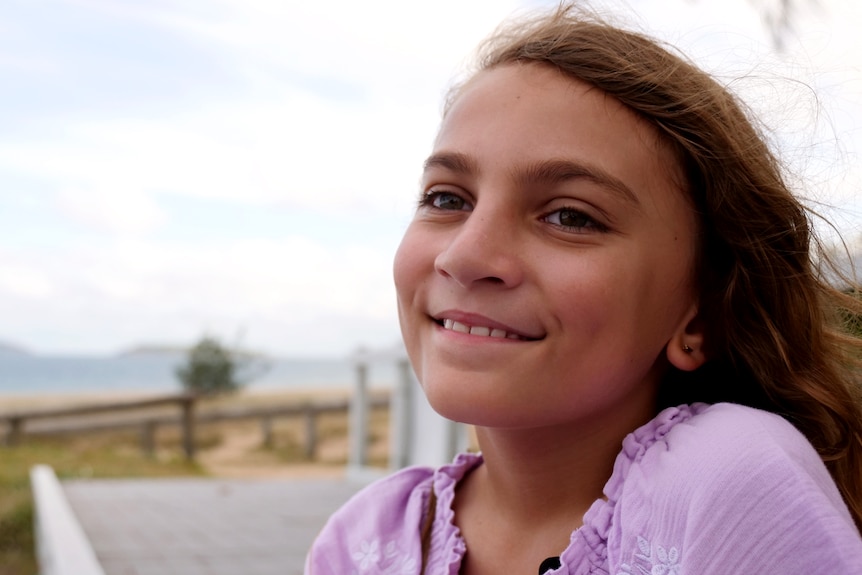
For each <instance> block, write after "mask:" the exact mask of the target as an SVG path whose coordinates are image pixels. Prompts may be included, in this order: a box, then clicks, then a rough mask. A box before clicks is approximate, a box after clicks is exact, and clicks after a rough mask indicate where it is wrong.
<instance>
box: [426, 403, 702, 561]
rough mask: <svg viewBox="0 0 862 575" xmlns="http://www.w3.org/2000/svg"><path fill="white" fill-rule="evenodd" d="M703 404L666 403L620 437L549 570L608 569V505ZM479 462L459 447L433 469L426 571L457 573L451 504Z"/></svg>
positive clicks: (459, 556) (458, 547)
mask: <svg viewBox="0 0 862 575" xmlns="http://www.w3.org/2000/svg"><path fill="white" fill-rule="evenodd" d="M706 407H708V406H707V405H706V404H702V403H701V404H694V405H681V406H679V407H669V408H667V409H665V410H663V411H661V412H660V413H659V414H658V415H657V416H656V417H654V418H653V419H652V420H650V421H649V422H648V423H646V424H644V425H642V426H641V427H639V428H638V429H636V430H635V431H633V432H632V433H630V434H628V435H627V436H626V437H625V438H624V439H623V442H622V449H621V450H620V452H619V454H618V455H617V457H616V460H615V461H614V469H613V472H612V473H611V476H610V478H609V479H608V481H607V483H605V487H604V490H603V492H604V495H605V497H604V498H603V499H597V500H596V501H595V502H593V504H592V505H591V506H590V508H589V509H588V510H587V512H586V513H585V514H584V518H583V525H582V526H581V527H580V528H578V529H576V530H575V531H573V532H572V535H571V539H570V541H569V545H568V547H566V549H565V550H563V552H562V553H561V554H560V562H561V566H560V567H559V568H558V569H556V570H554V571H552V572H550V573H557V574H563V573H569V574H587V573H593V574H607V573H608V559H607V558H608V550H607V541H608V535H609V533H610V530H611V524H612V520H613V517H614V508H615V507H616V505H617V502H618V501H619V499H620V496H621V494H622V491H623V485H624V484H625V481H626V479H627V477H628V475H629V472H630V470H631V468H632V467H633V466H635V465H637V464H638V463H639V462H640V461H641V459H643V456H644V454H645V453H646V452H647V450H648V449H649V448H650V447H652V446H653V445H655V444H656V443H657V442H660V441H662V440H663V439H664V437H665V436H666V435H667V434H668V432H670V430H671V429H673V427H675V426H676V425H678V424H679V423H682V422H684V421H687V420H689V419H691V418H692V417H693V416H694V415H696V414H698V413H700V412H701V411H703V410H704V409H705V408H706ZM482 462H483V458H482V455H481V454H480V453H462V454H459V455H458V456H457V457H456V458H455V460H454V461H453V462H452V463H450V464H448V465H444V466H442V467H440V468H439V469H438V470H437V471H436V473H435V474H434V479H433V489H434V493H436V495H437V505H436V508H435V516H434V524H433V529H432V536H431V542H430V548H429V562H428V569H427V572H429V573H448V574H449V575H457V574H458V571H459V570H460V567H461V562H462V560H463V558H464V554H465V553H466V551H467V545H466V543H465V542H464V538H463V537H462V536H461V530H460V529H459V528H458V526H457V525H456V524H455V511H454V509H453V508H452V504H453V502H454V500H455V491H456V489H457V487H458V483H459V482H460V481H461V480H462V479H463V478H464V477H465V476H466V475H467V474H468V473H469V472H470V471H472V470H473V469H474V468H476V467H478V466H479V465H481V464H482Z"/></svg>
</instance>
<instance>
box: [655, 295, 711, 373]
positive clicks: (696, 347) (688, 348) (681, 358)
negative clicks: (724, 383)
mask: <svg viewBox="0 0 862 575" xmlns="http://www.w3.org/2000/svg"><path fill="white" fill-rule="evenodd" d="M697 312H698V309H697V302H692V304H691V307H690V308H689V310H688V312H687V313H686V314H685V316H684V317H683V320H682V321H681V322H680V324H679V327H678V328H677V330H676V331H675V332H674V334H673V336H672V337H671V338H670V341H668V342H667V348H666V350H665V352H666V353H667V359H668V361H670V363H671V365H673V366H674V367H675V368H677V369H680V370H682V371H694V370H695V369H697V368H699V367H700V366H702V365H703V364H704V363H706V359H707V358H706V354H705V353H704V351H703V344H704V340H705V337H704V327H703V322H702V321H701V319H700V316H699V315H698V313H697Z"/></svg>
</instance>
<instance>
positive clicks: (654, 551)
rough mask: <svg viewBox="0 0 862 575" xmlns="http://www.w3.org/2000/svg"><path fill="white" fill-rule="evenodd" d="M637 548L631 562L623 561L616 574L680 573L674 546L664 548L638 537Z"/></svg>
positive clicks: (670, 574)
mask: <svg viewBox="0 0 862 575" xmlns="http://www.w3.org/2000/svg"><path fill="white" fill-rule="evenodd" d="M638 550H639V553H635V555H634V559H633V560H632V562H631V564H628V563H623V564H622V565H621V566H620V568H621V569H622V571H620V572H619V573H617V575H680V573H681V571H680V570H681V569H682V566H681V565H680V564H679V550H678V549H677V548H676V547H671V548H670V549H665V548H664V547H662V546H661V545H656V546H655V547H653V545H652V544H651V543H650V542H649V541H647V540H646V539H644V538H643V537H638Z"/></svg>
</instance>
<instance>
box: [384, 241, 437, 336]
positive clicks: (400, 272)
mask: <svg viewBox="0 0 862 575" xmlns="http://www.w3.org/2000/svg"><path fill="white" fill-rule="evenodd" d="M392 267H393V278H394V280H395V292H396V294H397V295H398V312H399V314H401V315H402V316H403V315H404V314H405V313H406V312H407V311H408V310H407V306H410V305H411V303H412V302H413V301H414V300H415V298H416V292H417V290H418V289H419V287H420V286H421V285H422V283H423V282H424V281H425V280H426V279H427V276H428V274H430V273H433V271H434V255H433V253H432V250H431V249H430V248H429V242H428V241H426V240H425V239H424V238H423V237H422V234H420V233H417V230H416V229H415V228H414V227H413V226H412V225H411V226H410V227H408V228H407V231H406V232H405V233H404V237H403V238H402V239H401V244H400V245H399V246H398V250H397V251H396V252H395V259H394V262H393V266H392ZM403 321H404V318H403V317H402V322H403Z"/></svg>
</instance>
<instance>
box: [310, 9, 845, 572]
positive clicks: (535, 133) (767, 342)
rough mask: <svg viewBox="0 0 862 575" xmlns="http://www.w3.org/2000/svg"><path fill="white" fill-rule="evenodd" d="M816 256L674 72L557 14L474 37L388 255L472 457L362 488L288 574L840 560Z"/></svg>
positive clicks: (699, 83)
mask: <svg viewBox="0 0 862 575" xmlns="http://www.w3.org/2000/svg"><path fill="white" fill-rule="evenodd" d="M816 246H817V244H816V242H815V241H814V238H813V237H812V229H811V222H810V220H809V214H808V213H807V212H806V210H805V208H804V207H803V206H802V205H800V203H799V202H798V201H797V200H796V199H795V198H794V197H793V195H791V192H790V191H789V190H788V188H787V185H786V183H785V182H784V180H783V177H782V173H781V169H780V166H779V164H778V162H777V160H776V159H775V157H774V156H773V155H772V154H771V153H770V151H769V150H768V149H767V147H766V145H765V143H764V139H763V138H762V136H761V135H760V134H759V133H758V131H757V130H756V129H755V128H754V127H753V125H752V122H751V121H750V120H749V119H748V118H747V117H746V113H745V110H744V108H743V107H742V106H741V105H740V104H739V103H738V102H737V101H736V100H735V98H734V97H733V96H732V95H731V94H730V93H728V91H727V90H726V89H724V88H723V87H722V86H720V85H719V84H718V83H716V82H715V81H714V80H713V79H712V78H711V77H709V76H708V75H707V74H705V73H704V72H702V71H701V70H699V69H697V68H696V67H694V66H693V65H692V64H691V63H689V62H688V61H686V60H684V59H683V58H681V57H679V56H677V55H675V54H674V53H672V52H671V51H669V50H668V49H666V48H663V47H661V46H660V45H659V44H658V43H657V42H655V41H654V40H651V39H648V38H645V37H644V36H641V35H639V34H634V33H631V32H627V31H624V30H621V29H618V28H615V27H612V26H609V25H607V24H605V23H603V22H601V21H599V20H597V19H596V18H593V17H589V16H586V15H584V14H581V13H580V12H579V11H578V10H576V9H575V8H573V7H562V8H560V9H558V10H557V11H556V12H555V13H553V14H551V15H549V16H544V17H541V18H539V19H537V20H535V21H529V22H519V23H516V24H514V25H512V26H511V27H509V28H508V29H506V30H503V31H500V32H498V33H497V34H496V35H495V36H494V37H493V38H492V39H491V40H490V41H489V42H488V44H487V45H485V47H484V51H483V52H482V57H481V59H480V69H479V71H478V72H476V73H475V74H474V75H473V76H472V77H471V78H470V79H469V80H468V81H467V82H465V83H463V84H462V85H460V86H458V87H457V88H456V89H455V90H454V91H453V92H452V94H451V97H450V100H449V102H448V104H447V107H446V110H445V114H444V117H443V121H442V124H441V126H440V131H439V134H438V136H437V139H436V141H435V143H434V149H433V151H432V153H431V155H430V156H429V158H428V159H427V160H426V161H425V165H424V174H423V179H422V190H421V196H420V199H419V207H418V209H417V212H416V216H415V219H414V220H413V222H412V224H411V225H410V227H409V229H408V230H407V232H406V234H405V236H404V240H403V242H402V244H401V247H400V248H399V251H398V254H397V256H396V259H395V283H396V286H397V292H398V309H399V314H400V320H401V328H402V332H403V335H404V340H405V343H406V345H407V350H408V352H409V355H410V359H411V361H412V363H413V367H414V369H415V371H416V373H417V376H418V379H419V381H420V382H421V384H422V388H423V390H424V392H425V394H426V395H427V397H428V400H429V401H430V403H431V405H432V406H433V407H434V408H435V409H436V410H437V411H438V412H440V413H441V414H442V415H444V416H445V417H448V418H451V419H454V420H457V421H462V422H467V423H469V424H472V425H474V426H475V428H476V433H477V437H478V441H479V445H480V447H481V454H466V455H462V456H460V457H458V458H457V459H456V461H455V462H454V463H452V464H451V465H448V466H444V467H442V468H440V469H437V470H432V469H424V468H411V469H407V470H404V471H402V472H399V473H396V474H394V475H392V476H390V477H388V478H386V479H383V480H381V481H379V482H377V483H375V484H373V485H371V486H370V487H368V488H366V489H365V490H364V491H362V492H361V493H359V494H358V495H357V496H356V497H354V498H353V499H352V500H351V501H350V502H349V503H347V505H345V506H344V507H343V508H342V509H341V510H340V511H338V512H337V513H336V514H335V515H334V516H333V517H332V518H331V519H330V521H329V523H328V524H327V526H326V527H325V528H324V530H323V532H322V533H321V534H320V536H319V538H318V539H317V541H316V542H315V544H314V546H313V548H312V549H311V551H310V553H309V556H308V561H307V569H306V573H308V574H311V575H329V574H351V573H375V574H380V573H399V574H408V573H409V574H418V573H427V574H431V575H437V574H456V573H465V574H470V575H474V574H495V575H499V574H504V573H505V574H510V573H511V574H515V573H524V574H527V573H530V574H532V573H536V572H540V573H541V572H551V573H569V574H575V573H577V574H586V573H601V574H608V575H671V574H676V575H683V574H686V575H709V574H727V573H740V574H742V573H745V574H748V573H752V574H753V573H758V574H764V573H775V574H778V573H781V574H783V575H786V574H795V573H798V574H803V573H804V574H812V573H828V574H838V573H842V574H846V573H862V539H860V535H859V527H860V525H862V407H860V405H862V398H860V395H862V394H861V393H860V370H859V359H860V357H862V344H860V340H859V339H857V338H856V337H855V336H853V335H851V334H850V333H849V332H848V331H847V330H846V329H845V326H846V325H849V324H850V322H851V321H852V320H853V318H858V317H859V316H858V314H860V313H862V308H860V304H859V300H857V299H856V298H855V297H853V295H852V293H850V292H853V288H852V287H850V286H853V285H855V284H853V283H847V282H844V280H840V281H839V280H838V279H836V278H837V276H836V275H835V274H834V273H829V274H827V273H825V272H824V271H822V270H821V269H820V268H821V267H822V266H823V265H825V262H826V260H825V259H824V257H823V256H822V254H820V253H819V252H813V251H812V250H813V249H814V248H816ZM842 282H843V283H842ZM836 288H838V289H836ZM841 290H844V291H845V292H848V293H849V295H848V293H843V292H842V291H841ZM856 321H858V320H856Z"/></svg>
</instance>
